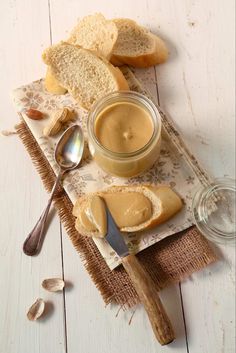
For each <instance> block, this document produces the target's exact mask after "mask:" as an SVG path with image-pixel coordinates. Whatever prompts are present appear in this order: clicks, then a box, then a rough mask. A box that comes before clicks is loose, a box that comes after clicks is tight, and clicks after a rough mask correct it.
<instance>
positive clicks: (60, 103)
mask: <svg viewBox="0 0 236 353" xmlns="http://www.w3.org/2000/svg"><path fill="white" fill-rule="evenodd" d="M123 73H124V74H125V76H126V78H127V80H128V82H129V86H130V89H131V90H135V91H139V92H141V93H143V94H145V95H147V96H149V94H148V93H147V92H146V91H144V90H143V88H142V87H141V85H140V84H139V82H138V81H137V79H136V78H135V76H134V75H133V74H132V72H131V71H130V70H129V69H128V68H123ZM13 96H14V103H15V105H16V108H17V111H18V113H20V114H21V116H22V117H23V119H24V121H25V122H26V124H27V126H28V127H29V129H30V131H31V133H32V134H33V136H34V138H35V140H36V141H37V143H38V145H39V146H40V148H41V149H42V151H43V154H44V155H45V157H46V158H47V160H48V162H49V163H50V165H51V167H52V169H53V170H54V172H55V173H56V174H57V173H58V166H57V164H56V162H55V160H54V149H55V145H56V143H57V141H58V138H59V136H57V137H56V138H55V137H44V136H43V134H42V131H43V128H44V127H45V126H46V125H47V124H48V119H43V120H41V121H34V120H31V119H29V118H28V117H27V116H26V114H25V111H26V110H27V109H29V108H35V109H38V110H40V111H42V112H44V113H45V114H47V115H48V116H49V117H50V115H51V114H52V111H53V110H56V109H58V108H60V107H64V106H68V107H71V108H73V109H74V110H75V111H76V113H77V121H76V123H78V124H80V125H81V126H82V128H83V131H84V133H85V136H86V135H87V131H86V130H87V126H86V123H87V112H86V111H85V110H83V109H82V108H81V107H80V106H79V105H78V104H77V103H76V102H75V101H74V99H73V98H72V97H71V96H70V95H69V94H66V95H62V96H57V95H52V94H50V93H48V92H47V91H46V90H45V88H44V80H42V79H41V80H38V81H35V82H33V83H31V84H29V85H25V86H23V87H20V88H18V89H16V90H15V91H14V93H13ZM158 110H159V113H160V115H161V117H162V122H163V132H162V146H161V155H160V158H159V160H158V161H157V162H156V163H155V165H154V166H153V167H152V168H151V169H149V170H148V171H147V172H145V173H143V174H142V175H140V176H138V177H134V178H129V179H123V178H119V177H114V176H111V175H108V174H106V173H105V172H103V171H102V170H101V169H100V168H99V167H98V166H97V165H96V163H95V162H94V161H93V160H92V158H91V156H90V154H89V152H88V148H87V147H86V151H85V156H84V159H83V162H82V165H81V167H80V168H79V169H77V170H74V171H71V172H70V173H69V174H68V175H67V176H66V177H65V179H64V183H63V186H64V189H65V191H66V193H67V194H68V196H69V198H70V200H71V201H72V203H75V201H76V199H77V198H78V197H79V196H81V195H83V194H85V193H88V192H93V191H96V190H100V189H104V188H107V187H109V186H111V185H132V184H136V183H154V184H157V183H165V184H169V185H170V186H171V187H173V188H174V189H175V190H176V191H177V192H178V193H179V195H180V196H181V197H182V199H183V200H184V204H185V205H184V207H183V209H182V210H181V212H180V213H179V214H177V215H176V216H175V217H173V218H171V219H170V220H169V221H168V222H166V223H165V224H163V225H160V226H158V227H156V228H154V229H153V230H148V231H143V232H140V233H137V234H133V233H131V234H124V237H125V241H126V243H127V244H128V246H129V249H130V251H131V252H133V253H138V252H140V251H142V250H144V249H146V248H148V247H149V246H151V245H153V244H155V243H157V242H159V241H160V240H162V239H163V238H166V237H168V236H170V235H172V234H175V233H178V232H180V231H182V230H185V229H187V228H189V227H190V226H191V225H192V224H193V220H192V215H191V202H192V196H193V194H194V193H195V191H196V189H197V188H198V187H199V184H206V183H207V182H208V177H207V175H206V174H205V173H204V172H203V171H202V170H201V168H200V167H199V165H198V163H197V161H196V160H195V159H194V157H193V156H192V155H191V154H190V153H189V152H188V150H187V149H186V147H185V146H184V145H183V142H182V140H181V138H180V136H179V134H178V132H177V131H176V130H175V129H174V127H173V126H172V124H171V123H170V122H169V121H168V119H167V118H166V116H165V115H164V114H163V112H162V111H161V110H160V108H159V107H158ZM65 128H66V127H65ZM94 242H95V244H96V246H97V247H98V249H99V251H100V253H101V255H102V256H103V258H104V259H105V261H106V263H107V264H108V266H109V267H110V269H113V268H115V267H116V266H118V265H119V263H120V261H119V258H118V256H116V254H115V252H114V251H113V250H112V248H111V247H110V246H109V245H108V244H107V243H106V242H105V241H104V240H103V239H96V238H94Z"/></svg>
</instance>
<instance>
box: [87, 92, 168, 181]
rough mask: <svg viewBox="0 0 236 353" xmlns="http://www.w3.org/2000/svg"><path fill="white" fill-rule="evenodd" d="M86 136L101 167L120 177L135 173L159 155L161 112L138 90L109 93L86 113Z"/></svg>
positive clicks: (148, 165)
mask: <svg viewBox="0 0 236 353" xmlns="http://www.w3.org/2000/svg"><path fill="white" fill-rule="evenodd" d="M88 140H89V149H90V152H91V154H92V156H93V158H94V160H95V161H96V163H97V164H98V165H99V166H100V167H101V168H102V169H103V170H104V171H106V172H107V173H110V174H112V175H116V176H119V177H132V176H136V175H138V174H140V173H142V172H144V171H145V170H147V169H149V168H150V167H151V166H152V165H153V164H154V162H155V161H156V160H157V159H158V157H159V154H160V146H161V117H160V114H159V112H158V110H157V108H156V107H155V105H154V104H153V103H152V102H151V101H150V100H149V99H148V98H147V97H146V96H144V95H142V94H140V93H137V92H132V91H120V92H114V93H111V94H108V95H107V96H105V97H103V98H102V99H100V100H99V101H98V102H97V103H96V104H95V105H94V106H93V108H92V110H91V111H90V113H89V117H88Z"/></svg>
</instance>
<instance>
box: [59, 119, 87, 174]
mask: <svg viewBox="0 0 236 353" xmlns="http://www.w3.org/2000/svg"><path fill="white" fill-rule="evenodd" d="M83 151H84V135H83V131H82V129H81V127H80V126H79V125H73V126H71V127H69V128H68V129H67V130H66V131H65V132H64V134H63V135H62V136H61V138H60V140H59V141H58V143H57V146H56V149H55V160H56V162H57V164H58V165H59V166H60V168H61V169H62V170H67V171H69V170H71V169H74V168H76V167H77V166H78V165H79V163H80V162H81V159H82V156H83Z"/></svg>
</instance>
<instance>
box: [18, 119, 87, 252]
mask: <svg viewBox="0 0 236 353" xmlns="http://www.w3.org/2000/svg"><path fill="white" fill-rule="evenodd" d="M83 151H84V135H83V131H82V129H81V127H80V126H79V125H73V126H71V127H69V128H68V129H67V130H66V131H65V132H64V134H63V135H62V136H61V138H60V140H59V141H58V143H57V146H56V149H55V160H56V162H57V164H58V165H59V167H60V170H59V174H58V176H57V179H56V181H55V184H54V186H53V188H52V191H51V196H50V199H49V200H48V204H47V207H46V208H45V210H44V211H43V213H42V215H41V217H40V218H39V220H38V222H37V223H36V225H35V226H34V228H33V230H32V231H31V233H30V234H29V235H28V237H27V238H26V240H25V242H24V244H23V251H24V253H25V254H26V255H29V256H32V255H36V254H37V253H38V252H39V251H40V248H41V245H42V241H43V234H44V230H45V224H46V220H47V216H48V212H49V209H50V206H51V203H52V200H53V196H54V194H55V192H56V190H57V187H58V185H59V183H60V181H61V178H62V176H63V174H64V173H65V172H67V171H69V170H72V169H75V168H76V167H78V165H79V163H80V161H81V159H82V155H83Z"/></svg>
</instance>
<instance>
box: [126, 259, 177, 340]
mask: <svg viewBox="0 0 236 353" xmlns="http://www.w3.org/2000/svg"><path fill="white" fill-rule="evenodd" d="M122 263H123V266H124V268H125V270H126V272H127V273H128V275H129V277H130V279H131V281H132V283H133V285H134V288H135V289H136V291H137V293H138V296H139V298H140V300H141V302H142V304H143V305H144V308H145V310H146V312H147V314H148V317H149V320H150V323H151V325H152V329H153V332H154V334H155V336H156V338H157V340H158V341H159V342H160V344H161V345H165V344H168V343H170V342H172V341H173V340H174V338H175V336H174V331H173V328H172V326H171V323H170V320H169V318H168V316H167V314H166V312H165V309H164V307H163V305H162V302H161V300H160V298H159V296H158V293H157V291H156V289H155V285H154V282H153V280H152V279H151V277H150V276H149V274H148V273H147V272H146V271H145V270H144V268H143V267H142V265H141V264H140V262H139V261H138V259H137V258H136V257H135V256H134V255H128V256H126V257H124V258H122Z"/></svg>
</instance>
